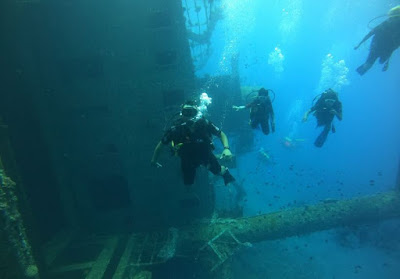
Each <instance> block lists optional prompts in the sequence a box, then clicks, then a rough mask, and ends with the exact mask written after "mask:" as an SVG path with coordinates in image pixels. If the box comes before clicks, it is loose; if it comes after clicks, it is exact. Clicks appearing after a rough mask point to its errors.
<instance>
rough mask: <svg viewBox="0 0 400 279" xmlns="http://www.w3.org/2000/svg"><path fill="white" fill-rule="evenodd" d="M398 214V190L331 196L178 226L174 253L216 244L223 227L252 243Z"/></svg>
mask: <svg viewBox="0 0 400 279" xmlns="http://www.w3.org/2000/svg"><path fill="white" fill-rule="evenodd" d="M397 217H400V194H399V192H398V191H392V192H387V193H383V194H377V195H373V196H366V197H361V198H354V199H350V200H337V201H336V200H330V201H326V202H322V203H319V204H316V205H310V206H304V207H298V208H293V209H288V210H284V211H279V212H274V213H269V214H264V215H259V216H255V217H247V218H241V219H231V220H227V219H221V220H218V221H216V222H214V223H212V224H201V225H196V226H192V227H187V228H184V229H181V230H180V233H179V239H180V240H179V244H180V245H179V247H178V250H177V253H180V252H183V251H188V249H189V246H190V247H191V248H190V250H193V249H199V248H201V247H203V246H204V243H210V241H212V243H213V245H215V237H216V236H218V235H221V234H222V232H224V231H226V232H229V234H231V235H233V236H234V238H235V239H232V241H231V242H238V241H239V243H255V242H260V241H264V240H273V239H279V238H285V237H290V236H294V235H302V234H307V233H312V232H316V231H322V230H327V229H332V228H336V227H341V226H348V225H358V224H364V223H370V222H378V221H382V220H386V219H391V218H397ZM225 235H227V234H225Z"/></svg>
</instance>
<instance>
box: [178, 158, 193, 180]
mask: <svg viewBox="0 0 400 279" xmlns="http://www.w3.org/2000/svg"><path fill="white" fill-rule="evenodd" d="M181 169H182V173H183V183H184V184H185V185H187V186H188V185H193V183H194V178H195V176H196V165H195V164H194V162H193V161H192V160H190V158H184V157H182V158H181Z"/></svg>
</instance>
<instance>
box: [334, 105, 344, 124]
mask: <svg viewBox="0 0 400 279" xmlns="http://www.w3.org/2000/svg"><path fill="white" fill-rule="evenodd" d="M336 117H337V119H339V121H342V119H343V112H342V104H341V103H339V108H338V110H337V111H336Z"/></svg>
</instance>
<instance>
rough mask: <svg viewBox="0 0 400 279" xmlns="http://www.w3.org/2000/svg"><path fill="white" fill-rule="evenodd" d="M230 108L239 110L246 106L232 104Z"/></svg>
mask: <svg viewBox="0 0 400 279" xmlns="http://www.w3.org/2000/svg"><path fill="white" fill-rule="evenodd" d="M232 108H233V109H234V110H236V111H239V110H242V109H245V108H246V106H232Z"/></svg>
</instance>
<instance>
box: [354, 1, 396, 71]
mask: <svg viewBox="0 0 400 279" xmlns="http://www.w3.org/2000/svg"><path fill="white" fill-rule="evenodd" d="M388 16H389V18H388V19H386V20H385V21H384V22H382V23H381V24H379V25H378V26H376V27H375V28H373V29H372V30H371V31H370V32H369V33H368V34H367V35H366V36H365V37H364V38H363V39H362V40H361V42H360V43H359V44H358V45H357V46H356V47H354V49H358V48H359V47H360V46H361V45H362V44H363V43H364V42H365V41H367V40H368V39H369V38H370V37H371V36H374V37H373V38H372V41H371V46H370V50H369V55H368V58H367V60H366V61H365V63H364V64H362V65H361V66H360V67H358V68H357V72H358V73H359V74H360V75H364V74H365V73H366V72H367V71H368V70H369V69H370V68H371V67H372V66H373V65H374V63H375V61H376V59H378V58H379V63H380V64H384V65H383V68H382V71H386V70H387V69H388V68H389V60H390V57H391V56H392V53H393V51H395V50H396V49H397V48H398V47H399V46H400V5H399V6H397V7H395V8H393V9H391V10H390V11H389V13H388Z"/></svg>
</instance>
